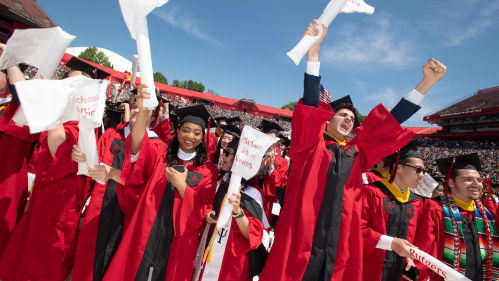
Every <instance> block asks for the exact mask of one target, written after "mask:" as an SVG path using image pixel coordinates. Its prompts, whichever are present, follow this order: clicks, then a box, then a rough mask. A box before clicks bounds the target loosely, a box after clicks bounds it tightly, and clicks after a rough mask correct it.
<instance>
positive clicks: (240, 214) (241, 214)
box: [232, 209, 244, 219]
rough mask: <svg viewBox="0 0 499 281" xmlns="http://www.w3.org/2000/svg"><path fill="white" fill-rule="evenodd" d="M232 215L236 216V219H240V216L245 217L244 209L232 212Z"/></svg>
mask: <svg viewBox="0 0 499 281" xmlns="http://www.w3.org/2000/svg"><path fill="white" fill-rule="evenodd" d="M232 217H233V218H235V219H239V218H242V217H244V211H243V209H241V212H240V213H239V214H234V212H232Z"/></svg>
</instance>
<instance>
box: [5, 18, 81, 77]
mask: <svg viewBox="0 0 499 281" xmlns="http://www.w3.org/2000/svg"><path fill="white" fill-rule="evenodd" d="M75 38H76V36H73V35H70V34H68V33H66V32H64V31H63V30H62V29H61V28H60V27H52V28H33V29H16V30H14V33H13V34H12V37H10V38H9V40H8V41H7V45H6V46H5V49H4V51H3V53H2V56H1V57H0V69H6V68H9V67H11V66H13V65H15V64H18V63H27V64H30V65H32V66H35V67H38V72H37V73H36V78H40V74H43V75H44V76H45V78H47V79H51V78H52V75H54V72H55V70H56V69H57V66H58V65H59V62H60V61H61V58H62V56H63V55H64V51H65V50H66V49H67V48H68V46H69V44H70V43H71V42H72V41H73V40H74V39H75Z"/></svg>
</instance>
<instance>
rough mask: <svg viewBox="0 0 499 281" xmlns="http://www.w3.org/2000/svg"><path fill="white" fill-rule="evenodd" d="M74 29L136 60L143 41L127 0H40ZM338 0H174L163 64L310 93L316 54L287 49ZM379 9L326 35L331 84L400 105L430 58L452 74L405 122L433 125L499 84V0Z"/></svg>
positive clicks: (237, 83) (156, 44) (283, 93)
mask: <svg viewBox="0 0 499 281" xmlns="http://www.w3.org/2000/svg"><path fill="white" fill-rule="evenodd" d="M38 2H39V4H40V5H41V6H42V7H43V8H44V9H45V10H46V12H47V13H48V14H49V15H50V16H51V17H52V19H53V20H54V21H55V22H56V23H57V24H58V25H59V26H61V28H62V29H64V30H65V31H66V32H68V33H70V34H72V35H75V36H77V38H76V39H75V40H74V41H73V43H72V44H71V46H70V47H87V46H96V47H101V48H106V49H109V50H112V51H114V52H116V53H118V54H120V55H122V56H124V57H126V58H128V59H129V60H131V58H132V55H133V54H136V44H135V41H134V40H133V39H131V37H130V33H129V32H128V29H127V27H126V25H125V23H124V20H123V17H122V15H121V11H120V8H119V4H118V1H117V0H101V1H95V0H85V1H67V0H39V1H38ZM328 2H329V1H328V0H321V1H304V0H301V1H298V0H286V1H284V0H272V1H262V0H256V1H228V0H222V1H200V0H184V1H179V0H170V1H169V2H168V3H167V4H166V5H164V6H163V7H160V8H157V9H156V10H155V11H153V13H152V14H150V15H149V16H148V25H149V35H150V38H151V52H152V56H153V68H154V71H160V72H161V73H163V74H164V75H165V76H166V78H167V79H168V81H169V82H170V83H171V81H173V79H179V80H188V79H192V80H193V81H197V82H202V83H203V84H204V85H205V87H206V89H213V90H215V91H216V92H218V93H219V94H220V95H221V96H226V97H230V98H235V99H239V98H245V97H246V95H248V97H250V96H252V97H253V99H254V100H255V101H256V102H257V103H261V104H265V105H269V106H274V107H281V106H282V105H284V104H286V103H287V102H289V101H296V100H298V99H299V98H300V97H301V95H302V93H303V90H302V89H303V73H304V72H305V66H306V61H305V58H304V59H303V60H302V62H301V63H300V65H299V66H296V65H295V64H294V63H293V62H292V61H291V59H289V58H288V57H287V56H286V52H288V51H289V50H291V49H292V48H293V47H294V46H295V45H296V44H297V43H298V41H299V40H300V38H301V34H302V33H303V31H304V30H305V29H306V27H307V26H308V24H309V23H310V22H311V21H312V19H314V18H318V17H319V16H320V15H321V13H322V11H323V10H324V8H325V7H326V5H327V4H328ZM367 3H368V4H370V5H371V6H374V7H375V8H376V10H375V12H374V14H373V15H365V14H340V15H339V16H338V17H337V18H336V19H335V20H334V21H333V23H332V24H331V26H330V28H329V34H328V37H327V38H326V39H325V41H324V42H323V44H322V47H321V53H320V61H321V70H320V74H321V76H322V84H323V85H324V87H325V88H326V89H327V90H328V91H329V92H331V94H332V95H333V98H334V97H338V98H339V97H342V96H344V95H347V94H350V95H351V96H352V99H353V101H354V104H355V106H356V107H357V108H358V109H359V111H360V112H361V113H362V114H367V113H368V112H369V111H370V110H371V109H372V108H373V107H374V106H375V105H376V104H378V103H380V102H382V103H383V104H384V105H385V106H386V107H387V108H388V109H391V108H392V107H393V106H394V105H395V104H396V103H397V101H398V100H399V99H400V98H401V97H403V96H405V95H406V94H407V93H409V92H410V91H411V89H412V88H414V87H415V86H416V85H417V84H418V83H419V82H420V81H421V79H422V78H423V75H422V71H421V67H422V66H423V65H424V64H425V63H426V62H427V60H428V59H429V58H435V59H437V60H440V61H441V62H442V63H444V64H445V65H447V67H448V70H447V74H446V76H445V77H444V78H443V79H442V80H441V81H440V82H439V83H438V84H437V85H435V86H434V87H433V88H432V89H431V90H430V92H429V93H428V96H427V97H426V98H425V99H424V101H423V103H422V106H423V108H422V109H421V110H420V111H419V112H418V113H417V114H416V115H415V116H413V117H412V118H411V119H410V120H409V121H407V122H406V123H404V125H405V126H428V124H427V123H426V122H423V121H422V119H423V116H424V115H426V114H428V113H430V112H432V111H435V110H436V109H438V108H440V107H442V106H445V105H447V104H449V103H451V102H453V101H455V100H457V99H459V98H462V97H465V96H467V95H470V94H472V93H473V92H474V91H476V90H477V89H485V88H490V87H494V86H498V85H499V36H498V35H499V0H439V1H434V0H419V1H408V0H398V1H381V0H370V1H368V2H367Z"/></svg>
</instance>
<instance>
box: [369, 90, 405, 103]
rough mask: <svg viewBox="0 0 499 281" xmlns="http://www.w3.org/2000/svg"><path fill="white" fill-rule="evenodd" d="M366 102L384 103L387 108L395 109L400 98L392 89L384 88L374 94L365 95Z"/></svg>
mask: <svg viewBox="0 0 499 281" xmlns="http://www.w3.org/2000/svg"><path fill="white" fill-rule="evenodd" d="M364 100H366V101H374V102H375V104H378V103H382V104H383V105H384V106H385V107H388V108H390V107H393V106H395V105H396V104H397V102H398V101H399V100H400V96H399V95H398V94H397V93H396V92H395V90H394V89H392V88H383V89H381V90H379V91H378V92H377V93H374V94H367V95H364Z"/></svg>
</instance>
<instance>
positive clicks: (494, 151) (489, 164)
mask: <svg viewBox="0 0 499 281" xmlns="http://www.w3.org/2000/svg"><path fill="white" fill-rule="evenodd" d="M496 143H499V142H498V141H497V140H496V141H491V140H480V141H471V140H438V141H428V140H425V141H420V142H419V152H420V154H421V157H422V159H423V160H424V162H425V165H426V167H427V168H428V170H429V171H430V175H431V176H432V177H438V178H443V175H442V172H441V171H440V170H439V169H438V166H437V164H436V162H435V160H436V159H439V158H447V157H451V156H452V155H460V154H469V153H475V152H476V153H478V156H480V162H481V163H482V172H481V174H482V176H483V177H484V178H490V180H491V182H492V183H498V180H499V145H498V144H496Z"/></svg>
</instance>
